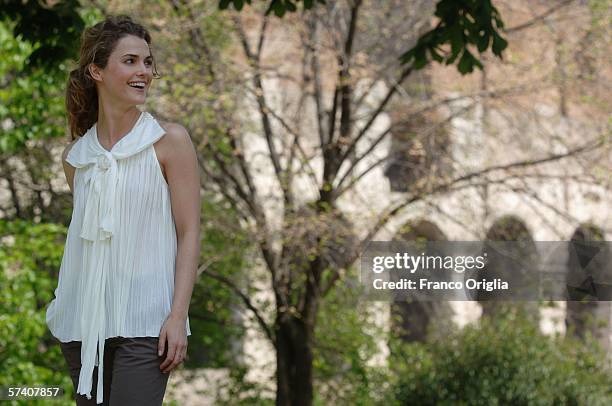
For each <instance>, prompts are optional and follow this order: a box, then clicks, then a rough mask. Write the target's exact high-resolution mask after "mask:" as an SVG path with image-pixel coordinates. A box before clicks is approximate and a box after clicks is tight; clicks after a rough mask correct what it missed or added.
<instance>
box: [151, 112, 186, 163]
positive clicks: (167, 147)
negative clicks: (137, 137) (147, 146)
mask: <svg viewBox="0 0 612 406" xmlns="http://www.w3.org/2000/svg"><path fill="white" fill-rule="evenodd" d="M158 123H159V125H160V126H161V127H162V128H163V129H164V130H165V131H166V134H165V135H164V136H163V137H161V138H160V139H159V141H157V142H156V143H155V150H156V151H157V152H158V157H159V159H160V161H161V162H163V163H166V162H167V160H168V159H169V158H171V157H173V156H175V155H176V153H177V152H178V151H180V150H181V149H183V148H184V147H185V146H192V142H191V138H190V137H189V133H188V132H187V130H186V129H185V127H183V126H182V125H180V124H178V123H171V122H168V121H158ZM192 148H193V147H192Z"/></svg>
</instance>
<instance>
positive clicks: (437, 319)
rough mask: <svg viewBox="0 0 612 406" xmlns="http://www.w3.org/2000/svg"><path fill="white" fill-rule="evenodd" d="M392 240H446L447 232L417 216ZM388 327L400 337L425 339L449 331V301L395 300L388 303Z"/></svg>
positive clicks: (450, 311) (406, 339) (410, 339)
mask: <svg viewBox="0 0 612 406" xmlns="http://www.w3.org/2000/svg"><path fill="white" fill-rule="evenodd" d="M393 240H395V241H397V240H401V241H419V240H422V241H447V238H446V235H445V234H444V233H443V232H442V230H441V229H440V228H439V227H438V226H437V225H436V224H435V223H433V222H431V221H428V220H417V221H415V222H408V223H406V224H405V225H404V226H402V227H401V228H400V230H399V231H398V232H397V233H396V235H395V237H394V238H393ZM390 311H391V330H392V332H393V333H394V334H395V335H396V336H397V337H399V338H400V339H401V340H403V341H410V342H412V341H419V342H425V341H426V340H427V338H428V337H431V336H436V335H438V334H439V333H440V331H444V330H445V331H448V325H449V323H451V320H452V315H453V311H452V308H451V307H450V304H449V303H448V302H443V301H416V300H411V299H403V300H399V299H398V300H395V301H393V302H392V303H391V309H390Z"/></svg>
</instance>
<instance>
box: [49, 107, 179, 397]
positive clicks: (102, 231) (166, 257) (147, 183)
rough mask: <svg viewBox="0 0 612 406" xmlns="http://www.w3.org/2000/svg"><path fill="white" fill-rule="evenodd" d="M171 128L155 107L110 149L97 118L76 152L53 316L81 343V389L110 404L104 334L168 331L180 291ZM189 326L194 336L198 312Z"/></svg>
mask: <svg viewBox="0 0 612 406" xmlns="http://www.w3.org/2000/svg"><path fill="white" fill-rule="evenodd" d="M164 133H165V131H164V129H163V128H162V127H161V126H160V125H159V123H158V122H157V121H156V120H155V118H153V116H151V115H150V114H149V113H147V112H142V113H141V115H140V117H139V118H138V120H137V122H136V124H135V125H134V127H133V128H132V130H130V132H129V133H128V134H126V135H125V136H124V137H123V138H122V139H121V140H119V141H118V142H117V143H116V144H115V145H114V146H113V147H112V149H111V150H110V151H108V150H106V149H105V148H104V147H102V145H101V144H100V142H99V140H98V135H97V131H96V125H94V126H92V127H91V128H90V129H89V130H88V131H87V132H86V133H85V134H84V135H83V136H82V137H81V138H80V139H79V140H78V141H77V142H75V144H74V145H73V146H72V149H71V150H70V152H69V153H68V156H67V158H66V160H67V161H68V163H70V164H71V165H72V166H74V167H75V168H76V171H75V175H74V196H73V211H72V218H71V221H70V226H69V228H68V235H67V238H66V244H65V247H64V255H63V257H62V262H61V267H60V272H59V280H58V286H57V288H56V289H55V298H54V299H53V300H52V301H51V303H50V304H49V307H48V308H47V312H46V321H47V325H48V327H49V330H50V331H51V333H52V334H53V336H54V337H56V338H57V339H58V340H59V341H62V342H69V341H81V342H82V345H81V373H80V376H79V385H78V388H77V393H79V394H83V395H86V396H87V398H88V399H91V389H92V383H93V370H94V366H98V385H97V397H96V403H102V402H103V376H104V371H103V368H104V362H103V360H104V340H105V339H107V338H110V337H159V333H160V330H161V327H162V325H163V323H164V321H165V320H166V318H167V317H168V315H169V314H170V309H171V306H172V297H173V294H174V274H175V264H176V253H177V238H176V228H175V224H174V218H173V217H172V210H171V201H170V191H169V188H168V184H167V183H166V181H165V179H164V177H163V175H162V171H161V167H160V165H159V161H158V160H157V156H156V154H155V148H154V147H153V144H154V143H155V142H156V141H157V140H159V139H160V138H161V137H162V136H163V135H164ZM185 329H186V334H187V335H188V336H189V335H191V330H190V328H189V319H187V321H186V324H185Z"/></svg>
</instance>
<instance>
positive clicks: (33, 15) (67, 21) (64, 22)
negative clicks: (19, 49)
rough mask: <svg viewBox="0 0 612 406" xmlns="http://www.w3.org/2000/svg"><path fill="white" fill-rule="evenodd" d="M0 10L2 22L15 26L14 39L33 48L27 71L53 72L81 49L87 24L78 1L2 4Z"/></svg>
mask: <svg viewBox="0 0 612 406" xmlns="http://www.w3.org/2000/svg"><path fill="white" fill-rule="evenodd" d="M49 4H52V5H49ZM0 6H1V7H0V20H4V21H13V22H14V23H15V24H14V25H13V27H12V31H13V35H14V36H15V37H19V38H21V39H23V40H25V41H27V42H29V43H31V44H33V46H32V48H31V49H30V51H29V52H28V55H27V57H26V61H25V62H26V63H25V66H26V68H28V69H30V68H39V67H43V68H54V67H55V66H57V65H58V64H59V63H60V62H63V61H65V60H66V59H67V58H69V57H72V56H73V55H74V54H75V52H76V51H77V50H78V49H79V46H78V45H79V36H80V34H81V31H83V29H84V28H85V22H84V21H83V19H82V18H81V16H80V14H79V13H78V9H79V8H80V4H79V2H78V1H77V0H63V1H57V2H41V1H36V0H25V1H23V0H1V1H0Z"/></svg>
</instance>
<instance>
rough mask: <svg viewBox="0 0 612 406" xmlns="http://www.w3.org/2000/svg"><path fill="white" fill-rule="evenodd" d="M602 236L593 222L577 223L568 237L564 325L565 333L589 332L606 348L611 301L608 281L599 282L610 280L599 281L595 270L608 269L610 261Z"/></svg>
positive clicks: (608, 346) (582, 335) (574, 334)
mask: <svg viewBox="0 0 612 406" xmlns="http://www.w3.org/2000/svg"><path fill="white" fill-rule="evenodd" d="M604 240H605V236H604V232H603V230H602V229H601V228H600V227H598V226H596V225H595V224H592V223H583V224H581V225H579V226H578V227H577V228H576V230H575V231H574V233H573V234H572V237H571V238H570V244H568V251H569V252H568V261H567V293H568V299H569V300H568V301H567V302H566V304H567V307H566V315H565V326H566V328H567V330H566V331H567V333H568V334H570V335H573V336H574V337H577V338H579V339H585V338H586V336H587V335H589V334H590V335H592V336H593V337H594V338H595V339H596V340H597V341H598V342H599V343H600V344H601V345H602V347H603V348H604V349H605V350H606V351H608V350H609V348H610V316H611V307H610V306H611V302H609V301H607V300H609V299H610V297H609V285H608V286H607V287H606V285H603V284H602V282H607V283H608V284H609V283H610V281H609V280H604V281H602V278H601V276H602V275H601V274H597V273H598V271H601V270H603V269H606V270H608V271H609V268H610V265H609V264H610V261H612V255H611V253H610V251H609V249H608V248H607V247H608V246H607V244H606V243H605V242H604ZM601 249H603V250H604V251H603V253H602V252H601V251H600V250H601ZM593 271H594V272H593ZM608 273H609V272H608ZM604 276H606V275H604ZM608 276H609V275H608ZM606 279H607V278H606ZM576 281H582V282H579V283H576Z"/></svg>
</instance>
